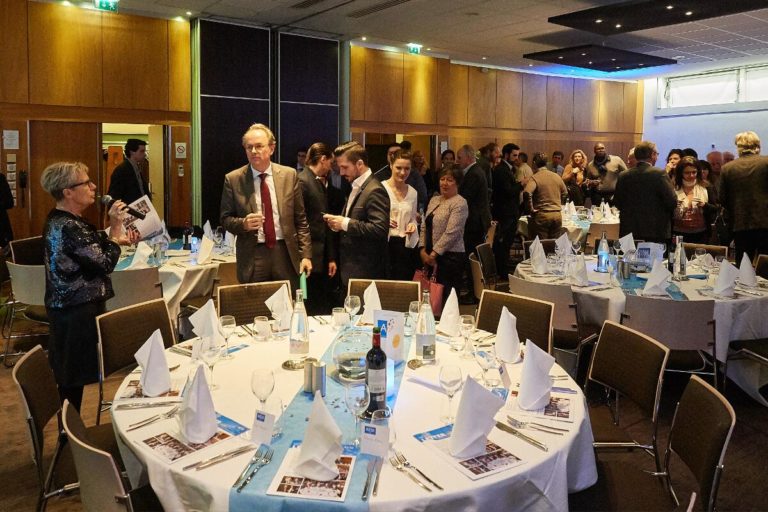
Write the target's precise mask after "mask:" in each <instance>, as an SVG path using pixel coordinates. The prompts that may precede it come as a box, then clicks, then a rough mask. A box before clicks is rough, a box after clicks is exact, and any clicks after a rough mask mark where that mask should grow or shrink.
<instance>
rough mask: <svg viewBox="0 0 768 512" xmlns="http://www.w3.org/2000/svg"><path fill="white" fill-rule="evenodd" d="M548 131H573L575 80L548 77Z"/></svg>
mask: <svg viewBox="0 0 768 512" xmlns="http://www.w3.org/2000/svg"><path fill="white" fill-rule="evenodd" d="M547 130H566V131H572V130H573V78H558V77H554V76H550V77H547Z"/></svg>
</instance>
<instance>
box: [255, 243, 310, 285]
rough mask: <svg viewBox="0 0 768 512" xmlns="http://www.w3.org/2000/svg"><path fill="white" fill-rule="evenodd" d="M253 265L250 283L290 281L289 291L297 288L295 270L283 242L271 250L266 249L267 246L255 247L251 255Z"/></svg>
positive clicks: (297, 278) (297, 277)
mask: <svg viewBox="0 0 768 512" xmlns="http://www.w3.org/2000/svg"><path fill="white" fill-rule="evenodd" d="M253 259H254V265H253V274H251V280H250V282H252V283H261V282H264V281H283V280H285V281H290V283H291V290H295V289H296V288H298V286H299V276H298V275H297V274H296V269H294V268H293V262H292V261H291V255H290V254H289V253H288V248H287V247H286V246H285V241H283V240H278V241H277V244H276V245H275V246H274V247H273V248H272V249H269V248H267V244H259V245H258V246H256V251H255V254H254V255H253Z"/></svg>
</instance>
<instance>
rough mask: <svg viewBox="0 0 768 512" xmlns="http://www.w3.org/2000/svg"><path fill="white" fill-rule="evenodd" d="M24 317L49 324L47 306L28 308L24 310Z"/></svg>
mask: <svg viewBox="0 0 768 512" xmlns="http://www.w3.org/2000/svg"><path fill="white" fill-rule="evenodd" d="M24 316H26V317H27V318H29V319H30V320H34V321H35V322H43V323H48V313H47V312H46V311H45V306H27V308H26V309H25V310H24Z"/></svg>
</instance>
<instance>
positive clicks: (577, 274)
mask: <svg viewBox="0 0 768 512" xmlns="http://www.w3.org/2000/svg"><path fill="white" fill-rule="evenodd" d="M571 282H572V283H573V284H575V285H576V286H587V285H588V284H589V274H587V262H586V261H585V260H584V255H583V254H579V255H578V256H576V265H574V266H573V274H572V276H571Z"/></svg>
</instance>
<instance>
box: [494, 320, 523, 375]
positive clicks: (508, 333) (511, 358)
mask: <svg viewBox="0 0 768 512" xmlns="http://www.w3.org/2000/svg"><path fill="white" fill-rule="evenodd" d="M496 356H498V358H499V359H501V360H502V361H504V362H505V363H516V362H517V361H519V360H520V337H519V336H518V334H517V318H516V317H515V315H513V314H512V313H510V312H509V310H508V309H507V306H504V307H503V308H501V315H500V316H499V325H498V326H497V327H496Z"/></svg>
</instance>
